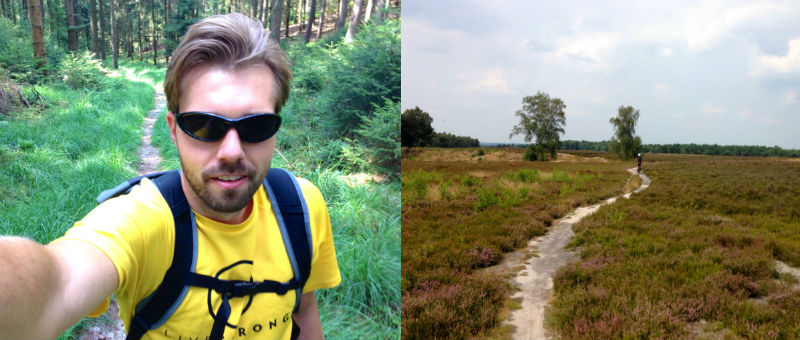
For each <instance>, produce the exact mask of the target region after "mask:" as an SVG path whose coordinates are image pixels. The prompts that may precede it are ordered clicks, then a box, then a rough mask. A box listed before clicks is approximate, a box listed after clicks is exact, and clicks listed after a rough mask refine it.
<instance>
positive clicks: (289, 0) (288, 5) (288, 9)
mask: <svg viewBox="0 0 800 340" xmlns="http://www.w3.org/2000/svg"><path fill="white" fill-rule="evenodd" d="M278 1H280V0H278ZM291 11H292V0H286V37H287V38H288V37H289V12H291Z"/></svg>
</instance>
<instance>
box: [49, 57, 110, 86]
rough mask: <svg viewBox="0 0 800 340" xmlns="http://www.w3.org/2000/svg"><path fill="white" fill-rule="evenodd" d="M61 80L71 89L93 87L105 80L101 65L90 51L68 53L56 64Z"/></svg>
mask: <svg viewBox="0 0 800 340" xmlns="http://www.w3.org/2000/svg"><path fill="white" fill-rule="evenodd" d="M58 75H59V76H60V78H61V80H62V81H63V82H64V83H65V84H67V85H68V86H69V87H71V88H73V89H80V88H87V89H95V88H97V87H98V86H99V85H100V84H102V83H103V82H104V81H105V79H106V78H105V75H104V74H103V67H102V66H101V65H100V61H99V60H97V59H95V55H94V53H92V52H88V51H84V52H83V53H70V54H69V55H68V56H67V57H66V58H64V59H62V60H61V63H60V64H59V65H58Z"/></svg>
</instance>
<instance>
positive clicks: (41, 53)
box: [28, 0, 47, 68]
mask: <svg viewBox="0 0 800 340" xmlns="http://www.w3.org/2000/svg"><path fill="white" fill-rule="evenodd" d="M28 20H29V21H30V22H31V36H32V38H33V39H32V40H33V56H34V57H35V58H36V59H37V61H36V67H37V68H40V67H42V66H44V65H45V64H47V55H46V54H45V50H44V30H43V29H42V12H41V11H40V8H39V2H38V1H36V0H33V1H28Z"/></svg>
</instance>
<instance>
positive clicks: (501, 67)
mask: <svg viewBox="0 0 800 340" xmlns="http://www.w3.org/2000/svg"><path fill="white" fill-rule="evenodd" d="M402 11H403V13H402V16H403V23H402V109H403V110H405V109H409V108H413V107H415V106H419V107H420V108H421V109H422V110H424V111H426V112H428V113H430V114H431V116H432V117H433V120H434V121H433V127H434V129H435V130H436V131H439V132H450V133H454V134H457V135H464V136H471V137H475V138H478V139H479V140H480V141H481V142H498V143H507V142H522V136H515V137H514V138H511V139H509V138H508V134H509V132H510V131H511V128H512V127H513V126H514V125H515V124H517V122H518V118H516V116H515V115H514V112H515V111H516V110H518V109H519V108H520V107H521V106H522V104H521V103H522V98H523V97H524V96H528V95H531V96H532V95H535V94H536V92H537V91H542V92H545V93H547V94H549V95H550V96H551V97H557V98H561V99H562V100H563V101H564V103H565V104H566V106H567V107H566V109H565V112H566V116H567V122H566V126H565V130H566V133H565V134H564V135H563V136H562V138H561V139H562V140H567V139H575V140H582V139H585V140H593V141H599V140H607V139H609V138H610V137H611V135H612V133H613V131H612V127H611V124H609V122H608V120H609V118H611V117H612V116H615V115H616V114H617V108H618V107H619V106H621V105H630V106H633V107H634V108H637V109H639V110H640V112H641V116H640V118H639V123H638V125H637V135H639V136H641V137H642V141H643V142H644V143H647V144H650V143H657V144H664V143H708V144H713V143H717V144H735V145H766V146H773V145H778V146H781V147H783V148H794V149H800V1H785V2H783V1H727V2H726V1H700V2H698V1H687V2H681V1H664V2H661V3H657V2H654V1H630V2H623V1H614V2H604V1H527V0H495V1H486V0H480V1H478V0H459V1H449V0H436V1H428V0H407V1H404V2H403V9H402Z"/></svg>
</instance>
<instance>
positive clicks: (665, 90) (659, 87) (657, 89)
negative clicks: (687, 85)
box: [653, 82, 681, 100]
mask: <svg viewBox="0 0 800 340" xmlns="http://www.w3.org/2000/svg"><path fill="white" fill-rule="evenodd" d="M653 94H655V96H656V98H658V99H661V100H676V99H680V97H681V90H678V89H676V88H674V87H672V86H669V85H667V84H664V83H660V82H655V84H653Z"/></svg>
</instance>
